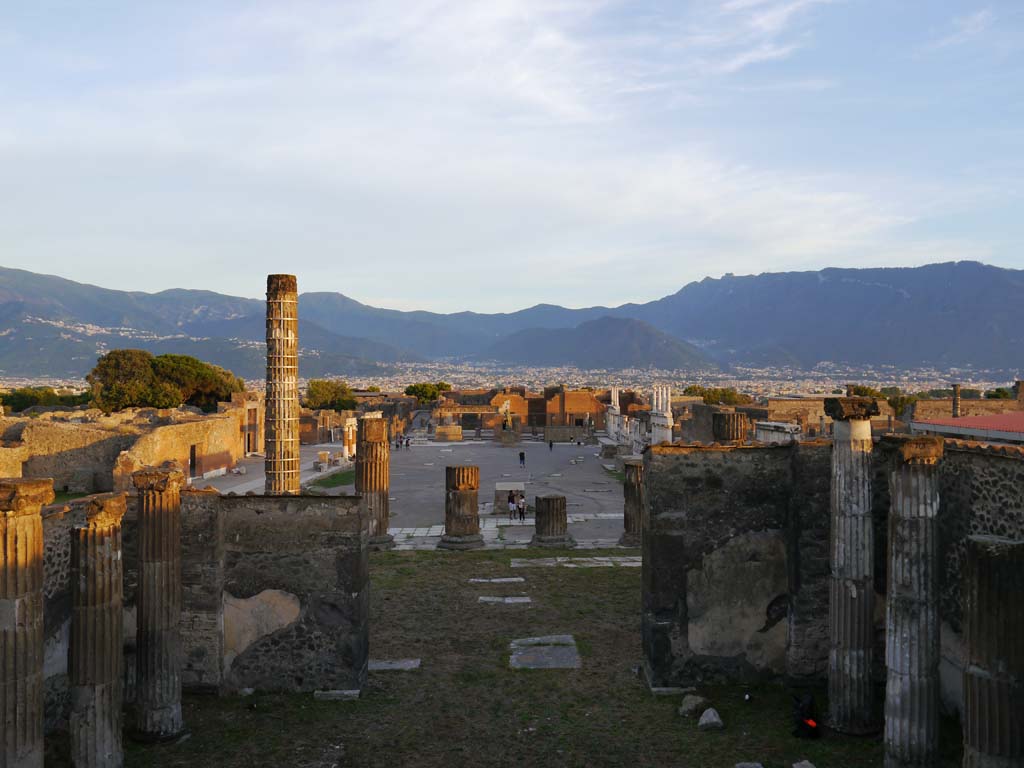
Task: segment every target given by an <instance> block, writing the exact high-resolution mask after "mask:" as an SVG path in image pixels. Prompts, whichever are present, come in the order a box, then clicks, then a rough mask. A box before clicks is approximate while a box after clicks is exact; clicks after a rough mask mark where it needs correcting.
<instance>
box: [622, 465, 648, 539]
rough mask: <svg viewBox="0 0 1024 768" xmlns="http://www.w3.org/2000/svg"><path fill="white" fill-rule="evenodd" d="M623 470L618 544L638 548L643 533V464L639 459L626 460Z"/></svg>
mask: <svg viewBox="0 0 1024 768" xmlns="http://www.w3.org/2000/svg"><path fill="white" fill-rule="evenodd" d="M623 470H624V472H625V475H626V480H625V482H624V483H623V485H622V494H623V508H622V528H623V530H622V536H620V537H619V544H621V545H622V546H624V547H639V546H640V536H641V533H642V531H643V514H644V510H643V506H644V495H643V494H644V485H643V484H644V463H643V461H641V460H640V459H626V461H625V462H624V466H623Z"/></svg>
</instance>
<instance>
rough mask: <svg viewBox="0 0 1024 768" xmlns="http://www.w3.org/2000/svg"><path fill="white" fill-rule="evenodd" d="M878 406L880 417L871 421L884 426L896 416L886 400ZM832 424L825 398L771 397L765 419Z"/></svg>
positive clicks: (807, 423)
mask: <svg viewBox="0 0 1024 768" xmlns="http://www.w3.org/2000/svg"><path fill="white" fill-rule="evenodd" d="M875 403H876V404H877V405H878V414H879V415H878V416H877V417H875V418H873V419H872V420H871V422H872V424H874V425H878V426H884V425H885V424H887V423H888V420H889V417H890V416H895V414H894V413H893V410H892V406H890V405H889V403H887V402H886V401H885V400H875ZM823 416H824V417H825V423H826V424H831V423H832V419H831V418H830V417H829V416H827V415H826V414H825V398H823V397H796V398H788V397H769V398H768V409H767V415H766V416H765V417H763V418H765V419H766V420H767V421H784V422H790V423H792V424H801V425H803V426H804V427H810V428H812V429H813V428H817V427H818V426H819V425H820V423H821V418H822V417H823Z"/></svg>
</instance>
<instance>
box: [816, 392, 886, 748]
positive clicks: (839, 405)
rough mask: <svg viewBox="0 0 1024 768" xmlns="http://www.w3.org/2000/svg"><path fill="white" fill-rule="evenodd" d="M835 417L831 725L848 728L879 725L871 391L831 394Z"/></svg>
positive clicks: (862, 729) (866, 728)
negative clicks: (866, 394) (875, 687)
mask: <svg viewBox="0 0 1024 768" xmlns="http://www.w3.org/2000/svg"><path fill="white" fill-rule="evenodd" d="M825 413H827V414H828V415H829V416H830V417H831V418H832V420H833V422H834V423H833V441H832V494H831V496H832V502H831V507H832V520H831V542H830V544H831V547H830V550H831V552H830V565H831V583H830V590H829V641H830V649H829V666H828V698H829V725H830V726H831V727H832V728H833V729H835V730H837V731H841V732H843V733H854V734H857V733H871V732H873V731H876V730H877V729H878V722H877V719H876V716H875V707H874V696H873V687H872V681H871V664H872V655H873V654H872V648H873V644H874V612H875V589H874V583H873V579H874V564H875V544H874V531H873V529H872V527H871V525H872V523H871V448H872V443H871V416H873V415H876V414H877V413H878V405H877V404H876V403H875V401H874V400H872V399H870V398H858V397H847V398H835V397H833V398H827V399H826V400H825Z"/></svg>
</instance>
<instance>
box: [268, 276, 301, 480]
mask: <svg viewBox="0 0 1024 768" xmlns="http://www.w3.org/2000/svg"><path fill="white" fill-rule="evenodd" d="M298 290H299V289H298V282H297V281H296V279H295V275H268V276H267V415H266V427H265V431H266V461H265V466H266V494H267V495H268V496H281V495H284V494H297V493H298V492H299V313H298V307H299V293H298Z"/></svg>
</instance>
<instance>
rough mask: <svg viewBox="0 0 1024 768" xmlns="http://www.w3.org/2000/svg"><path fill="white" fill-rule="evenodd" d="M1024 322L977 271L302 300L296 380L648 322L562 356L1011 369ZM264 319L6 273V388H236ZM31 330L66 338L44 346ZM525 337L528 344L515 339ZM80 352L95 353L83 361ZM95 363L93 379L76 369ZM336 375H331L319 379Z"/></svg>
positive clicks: (234, 301)
mask: <svg viewBox="0 0 1024 768" xmlns="http://www.w3.org/2000/svg"><path fill="white" fill-rule="evenodd" d="M1021 306H1024V271H1022V270H1010V269H1002V268H999V267H992V266H987V265H984V264H979V263H977V262H947V263H943V264H931V265H928V266H923V267H914V268H879V269H875V268H872V269H832V268H830V269H823V270H820V271H816V272H780V273H765V274H761V275H749V276H741V277H736V276H732V275H727V276H725V277H723V278H705V279H704V280H701V281H699V282H693V283H690V284H688V285H686V286H684V287H683V288H681V289H680V290H678V291H677V292H676V293H674V294H671V295H669V296H666V297H664V298H662V299H658V300H656V301H652V302H648V303H644V304H624V305H621V306H619V307H613V308H607V307H589V308H585V309H568V308H565V307H559V306H555V305H551V304H538V305H536V306H533V307H529V308H527V309H523V310H519V311H517V312H510V313H496V314H483V313H477V312H457V313H453V314H439V313H434V312H425V311H413V312H405V311H400V310H392V309H382V308H378V307H371V306H369V305H366V304H362V303H360V302H358V301H356V300H354V299H351V298H349V297H347V296H344V295H343V294H340V293H324V292H310V293H303V294H302V295H301V300H300V316H301V318H302V327H301V329H300V342H301V344H302V347H303V350H304V351H305V353H306V356H307V358H308V359H309V361H310V363H309V365H306V364H304V366H303V373H304V375H321V373H337V374H339V375H345V374H355V373H357V372H360V371H362V372H366V371H368V370H380V369H379V368H376V367H375V365H374V363H375V362H379V363H389V362H393V361H401V360H415V359H417V357H418V356H422V357H424V358H434V359H436V358H442V357H452V358H466V359H481V358H487V357H489V356H493V354H494V353H495V350H500V349H506V350H508V349H513V348H515V347H516V345H519V344H521V343H523V341H524V340H525V339H527V338H530V339H532V345H533V348H532V351H531V348H530V347H529V346H524V347H521V349H522V354H523V355H524V356H523V357H521V358H519V360H520V362H523V363H524V364H531V365H540V364H542V363H540V362H529V361H532V360H539V359H545V360H550V359H551V356H552V355H553V354H555V351H556V350H558V349H566V348H565V347H564V343H565V339H566V338H571V337H572V336H571V334H564V333H560V332H559V331H565V330H571V329H575V328H578V327H580V326H581V325H582V324H585V323H588V322H592V321H596V320H598V319H607V318H618V319H619V320H639V321H642V322H643V323H646V324H647V328H646V329H644V330H643V331H641V330H640V329H639V328H638V327H637V326H632V325H629V324H625V325H620V326H618V327H617V329H615V328H613V326H607V328H606V330H608V331H609V333H608V335H607V336H606V338H604V339H603V340H602V342H601V344H599V345H584V346H579V345H577V346H576V347H570V348H568V349H566V352H565V353H564V354H570V353H571V355H572V357H573V360H574V361H575V363H574V364H575V365H577V366H579V367H584V368H602V367H608V366H607V365H605V364H604V363H605V362H607V360H608V359H609V357H610V358H611V359H612V360H620V361H621V362H619V363H618V366H617V367H632V366H633V365H635V363H634V362H632V361H633V360H635V353H636V351H637V350H638V349H639V350H646V354H649V355H654V356H656V355H659V354H661V353H660V352H658V349H659V344H661V345H662V346H664V342H663V341H656V340H657V339H658V336H657V333H653V334H652V332H660V333H661V334H668V335H669V336H671V337H674V338H673V340H674V341H678V342H679V343H682V344H684V345H686V346H685V347H683V349H684V350H685V351H686V355H683V353H682V352H681V351H680V350H679V349H675V351H674V352H666V353H665V354H667V355H668V356H669V358H671V357H673V356H678V355H683V357H684V358H686V357H687V356H692V355H693V354H696V355H697V356H698V358H699V359H700V360H702V361H704V360H706V359H707V358H712V359H714V360H716V361H717V362H719V363H721V364H731V363H751V364H756V365H761V366H783V365H797V366H803V367H811V366H813V365H814V364H816V363H818V362H821V361H826V360H828V361H832V362H837V363H844V362H845V363H853V364H862V365H873V364H894V365H903V366H908V367H909V366H917V365H937V366H970V365H974V366H977V367H1013V366H1015V365H1020V361H1021V360H1022V359H1024V324H1022V323H1021V322H1020V319H1019V307H1021ZM263 311H264V302H263V301H262V300H260V299H247V298H241V297H236V296H226V295H223V294H219V293H215V292H212V291H198V290H186V289H173V290H167V291H161V292H159V293H154V294H147V293H142V292H126V291H115V290H110V289H105V288H101V287H97V286H91V285H85V284H82V283H76V282H74V281H71V280H65V279H63V278H59V277H53V276H48V275H38V274H35V273H32V272H27V271H24V270H14V269H4V268H0V374H2V375H9V376H13V375H23V376H32V375H59V374H63V373H67V374H68V375H71V374H73V373H74V372H78V374H79V375H80V373H81V372H84V371H87V370H88V369H89V368H90V367H91V365H92V361H94V359H95V355H96V350H97V349H99V348H102V347H103V346H104V345H106V344H111V345H114V346H142V347H143V348H152V347H167V346H175V347H178V348H181V347H187V348H193V349H196V350H200V351H201V352H202V354H200V352H197V353H196V354H197V355H199V356H203V355H207V357H206V358H205V359H210V361H211V362H216V363H219V364H222V365H227V366H228V367H231V366H230V365H229V364H228V363H227V361H226V360H218V359H211V358H210V357H209V356H208V355H210V354H218V355H223V356H226V357H228V358H231V359H234V360H237V361H238V364H239V365H241V366H244V368H243V370H239V371H236V372H238V373H240V375H245V376H254V375H261V374H260V373H259V371H260V370H261V368H262V364H261V363H260V364H257V361H256V359H255V358H256V357H258V350H256V348H254V347H252V344H254V343H257V342H259V340H260V339H262V338H263ZM30 318H37V319H38V320H37V321H33V320H30ZM38 321H46V322H49V323H60V324H63V327H61V326H53V325H51V326H49V330H45V329H43V327H42V325H40V323H39V322H38ZM23 325H25V326H26V328H27V330H26V328H22V327H21V326H23ZM96 329H100V330H96ZM104 329H105V330H104ZM112 329H128V331H127V333H126V332H124V331H123V330H118V331H115V330H112ZM626 329H629V330H628V332H627V330H626ZM612 330H616V332H614V333H613V332H611V331H612ZM524 332H529V335H528V336H522V335H520V336H518V337H517V334H522V333H524ZM103 336H106V337H109V338H100V337H103ZM545 336H547V337H549V338H548V339H547V340H545ZM585 337H586V334H580V335H579V337H578V339H577V340H578V341H579V340H580V339H583V338H585ZM88 340H91V341H92V346H90V345H89V344H85V345H84V346H83V343H84V342H85V341H88ZM686 340H689V341H686ZM689 342H694V343H693V344H691V343H689ZM147 345H148V346H147ZM108 348H113V346H110V347H108ZM244 350H248V351H244ZM254 350H256V351H254ZM583 353H585V354H583ZM502 354H505V353H502ZM90 357H91V358H92V361H90V362H89V363H88V365H85V364H84V363H82V362H81V361H82V360H89V358H90ZM564 362H568V360H565V361H564ZM332 364H333V365H337V366H339V368H338V369H337V370H328V369H327V368H324V367H323V366H329V365H332ZM543 364H557V363H554V362H548V363H543ZM649 364H654V363H653V361H652V362H651V363H649ZM83 365H84V368H82V366H83ZM55 366H56V368H59V369H60V370H56V369H55ZM313 367H315V368H316V369H318V371H317V372H314V371H313V370H312V368H313ZM613 367H616V366H613ZM80 369H81V370H80ZM254 371H255V373H254Z"/></svg>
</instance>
